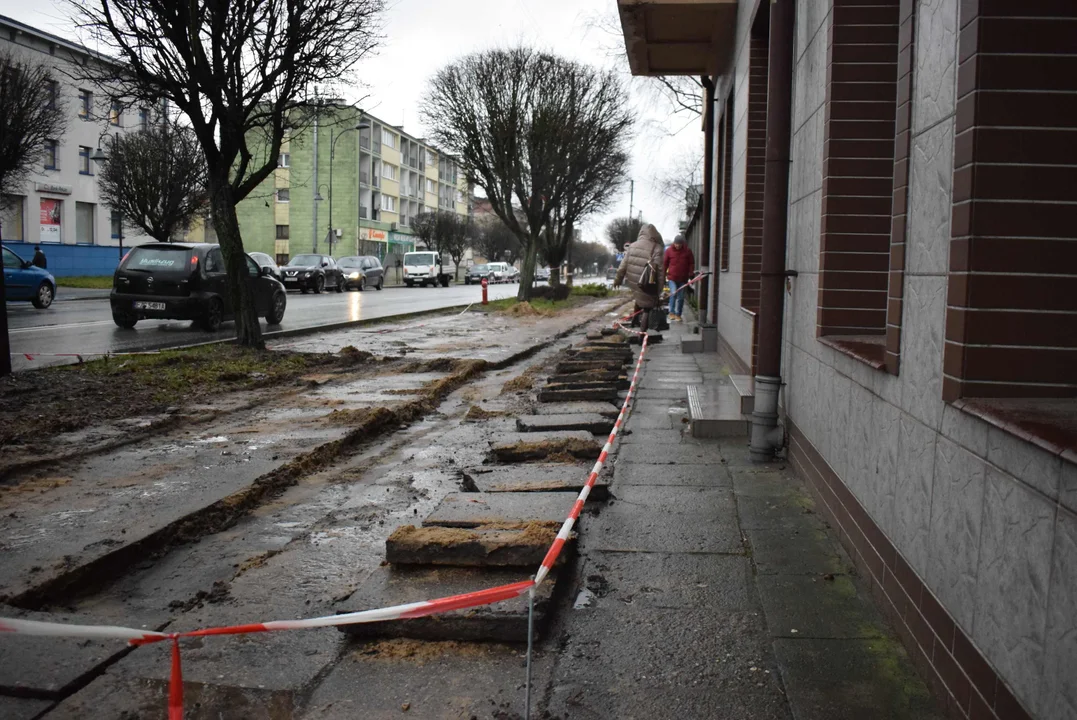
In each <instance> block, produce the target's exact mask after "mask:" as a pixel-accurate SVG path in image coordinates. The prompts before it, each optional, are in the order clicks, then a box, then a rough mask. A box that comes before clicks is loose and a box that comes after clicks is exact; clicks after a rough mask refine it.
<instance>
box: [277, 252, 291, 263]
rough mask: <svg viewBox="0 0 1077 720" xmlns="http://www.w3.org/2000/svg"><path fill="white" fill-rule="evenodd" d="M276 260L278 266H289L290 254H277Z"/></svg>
mask: <svg viewBox="0 0 1077 720" xmlns="http://www.w3.org/2000/svg"><path fill="white" fill-rule="evenodd" d="M276 260H277V265H287V264H288V253H277V257H276Z"/></svg>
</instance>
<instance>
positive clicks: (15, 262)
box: [3, 248, 22, 270]
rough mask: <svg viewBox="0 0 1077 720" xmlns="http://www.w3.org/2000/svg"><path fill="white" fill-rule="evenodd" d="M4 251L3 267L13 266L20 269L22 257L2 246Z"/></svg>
mask: <svg viewBox="0 0 1077 720" xmlns="http://www.w3.org/2000/svg"><path fill="white" fill-rule="evenodd" d="M3 251H4V267H6V268H14V269H16V270H22V259H21V258H19V256H18V255H16V254H15V253H13V252H11V251H10V250H8V249H7V248H3Z"/></svg>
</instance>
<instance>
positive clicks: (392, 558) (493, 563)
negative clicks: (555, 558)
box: [385, 524, 575, 571]
mask: <svg viewBox="0 0 1077 720" xmlns="http://www.w3.org/2000/svg"><path fill="white" fill-rule="evenodd" d="M556 538H557V530H555V529H554V528H552V527H549V526H545V525H539V524H535V525H529V526H527V527H525V528H523V529H519V530H506V529H502V528H494V529H491V528H484V527H482V526H481V525H480V526H479V527H475V528H447V527H415V526H414V525H404V526H401V527H399V528H397V529H396V530H395V531H394V532H393V534H392V535H390V536H389V537H388V539H387V540H386V541H385V560H386V562H389V563H391V564H393V565H449V566H453V567H513V568H530V569H531V570H532V571H533V570H534V569H535V568H536V567H538V566H539V564H540V563H542V559H543V558H544V557H546V553H547V552H548V551H549V549H550V545H552V544H553V541H554V540H555V539H556ZM568 545H571V547H568ZM565 549H566V550H567V551H568V552H567V553H562V555H561V558H560V561H563V560H564V559H565V558H566V557H567V556H568V554H569V553H573V552H575V537H573V538H572V539H570V541H569V543H568V544H567V545H566V548H565Z"/></svg>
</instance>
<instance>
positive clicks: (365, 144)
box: [359, 135, 370, 150]
mask: <svg viewBox="0 0 1077 720" xmlns="http://www.w3.org/2000/svg"><path fill="white" fill-rule="evenodd" d="M359 147H361V148H363V149H364V150H369V149H370V138H369V137H363V136H362V135H360V136H359Z"/></svg>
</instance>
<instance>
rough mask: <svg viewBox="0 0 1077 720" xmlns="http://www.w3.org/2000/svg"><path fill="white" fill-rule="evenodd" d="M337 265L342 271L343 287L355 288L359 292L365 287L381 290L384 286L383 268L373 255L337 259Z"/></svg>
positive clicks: (347, 288) (346, 288)
mask: <svg viewBox="0 0 1077 720" xmlns="http://www.w3.org/2000/svg"><path fill="white" fill-rule="evenodd" d="M337 267H338V268H340V271H341V272H342V273H344V289H345V290H350V289H352V288H356V289H357V290H359V291H360V292H362V291H363V290H366V289H367V287H373V288H374V289H375V290H381V289H382V288H383V287H385V268H383V267H382V266H381V260H378V259H377V258H376V257H374V256H373V255H354V256H352V257H342V258H340V259H338V260H337Z"/></svg>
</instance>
